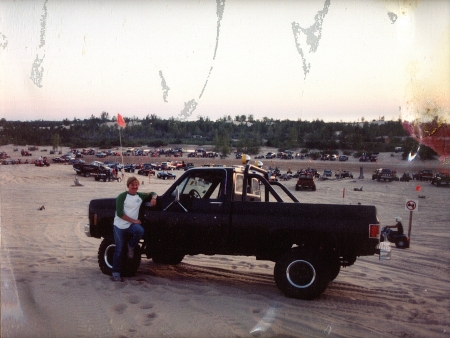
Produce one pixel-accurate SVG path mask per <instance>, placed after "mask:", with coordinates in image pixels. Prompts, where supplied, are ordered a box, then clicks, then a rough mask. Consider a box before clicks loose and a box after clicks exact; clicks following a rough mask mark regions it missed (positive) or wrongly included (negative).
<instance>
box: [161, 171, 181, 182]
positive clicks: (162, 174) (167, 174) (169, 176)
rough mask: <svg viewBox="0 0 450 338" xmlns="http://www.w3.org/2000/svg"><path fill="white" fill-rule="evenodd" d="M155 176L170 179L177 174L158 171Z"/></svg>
mask: <svg viewBox="0 0 450 338" xmlns="http://www.w3.org/2000/svg"><path fill="white" fill-rule="evenodd" d="M156 177H158V178H160V179H162V180H167V179H169V178H171V179H175V178H176V177H177V175H174V174H172V173H170V172H168V171H160V172H158V174H157V175H156Z"/></svg>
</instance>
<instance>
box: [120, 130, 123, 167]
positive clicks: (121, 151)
mask: <svg viewBox="0 0 450 338" xmlns="http://www.w3.org/2000/svg"><path fill="white" fill-rule="evenodd" d="M121 129H122V127H119V141H120V157H121V158H122V169H123V149H122V133H121V132H120V130H121Z"/></svg>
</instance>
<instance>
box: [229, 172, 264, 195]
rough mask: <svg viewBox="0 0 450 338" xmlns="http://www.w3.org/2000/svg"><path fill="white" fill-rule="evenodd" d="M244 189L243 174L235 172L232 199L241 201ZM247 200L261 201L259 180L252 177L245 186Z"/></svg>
mask: <svg viewBox="0 0 450 338" xmlns="http://www.w3.org/2000/svg"><path fill="white" fill-rule="evenodd" d="M243 191H244V175H242V174H236V180H235V185H234V201H241V200H242V194H243ZM246 192H247V198H246V201H248V202H261V190H260V184H259V180H258V179H257V178H252V179H251V180H250V182H249V184H248V185H247V187H246Z"/></svg>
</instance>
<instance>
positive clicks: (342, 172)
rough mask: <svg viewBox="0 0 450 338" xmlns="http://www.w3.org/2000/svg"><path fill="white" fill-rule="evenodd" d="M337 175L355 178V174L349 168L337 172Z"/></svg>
mask: <svg viewBox="0 0 450 338" xmlns="http://www.w3.org/2000/svg"><path fill="white" fill-rule="evenodd" d="M335 176H336V178H345V177H349V178H353V174H352V173H351V172H350V171H348V170H342V171H340V172H337V173H336V175H335Z"/></svg>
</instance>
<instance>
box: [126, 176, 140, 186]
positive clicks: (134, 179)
mask: <svg viewBox="0 0 450 338" xmlns="http://www.w3.org/2000/svg"><path fill="white" fill-rule="evenodd" d="M134 181H137V182H138V184H139V180H138V179H137V178H136V177H134V176H131V177H129V178H128V180H127V187H129V186H130V184H132V183H133V182H134Z"/></svg>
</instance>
